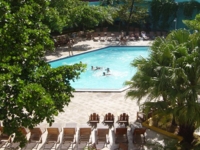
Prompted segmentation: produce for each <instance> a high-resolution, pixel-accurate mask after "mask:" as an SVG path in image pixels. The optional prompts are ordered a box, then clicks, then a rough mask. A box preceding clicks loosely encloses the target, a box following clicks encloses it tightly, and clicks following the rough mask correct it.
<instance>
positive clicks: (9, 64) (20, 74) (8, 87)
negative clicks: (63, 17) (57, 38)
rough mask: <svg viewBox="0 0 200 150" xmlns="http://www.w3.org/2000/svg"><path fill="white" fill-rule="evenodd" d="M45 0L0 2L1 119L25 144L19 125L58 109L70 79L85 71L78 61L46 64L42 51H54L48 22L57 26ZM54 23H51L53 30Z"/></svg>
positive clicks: (66, 100)
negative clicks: (68, 63)
mask: <svg viewBox="0 0 200 150" xmlns="http://www.w3.org/2000/svg"><path fill="white" fill-rule="evenodd" d="M50 2H53V1H48V0H44V1H41V0H32V1H24V0H18V1H13V0H3V1H1V2H0V43H1V47H0V60H1V61H0V112H1V113H0V121H1V123H2V124H3V126H4V132H5V133H7V134H12V133H16V137H15V140H16V141H22V143H21V146H23V145H24V144H25V137H23V136H22V133H21V132H20V131H19V127H22V126H23V127H26V128H33V127H34V126H36V125H38V124H39V123H40V122H42V121H44V120H46V121H47V122H48V123H50V124H51V123H52V122H53V121H54V116H55V115H57V114H58V113H59V112H62V111H63V108H64V106H65V105H68V104H69V102H70V98H71V97H73V94H72V92H73V91H74V89H73V88H72V87H71V85H70V80H74V79H76V78H78V77H79V75H80V73H81V72H83V71H84V69H85V65H84V64H82V63H79V64H74V65H70V66H68V65H65V66H61V67H58V68H51V66H50V65H49V64H48V62H46V61H45V59H44V56H45V52H46V50H53V49H54V43H53V41H52V39H51V36H50V33H51V31H52V28H53V27H52V26H50V25H48V24H47V23H46V19H47V18H48V20H52V22H55V24H57V25H58V26H60V27H62V26H63V24H64V23H66V21H64V23H63V24H60V21H59V19H57V18H59V17H58V16H57V15H58V14H57V13H56V12H57V11H56V9H57V8H53V7H51V3H50ZM58 26H57V27H55V26H54V27H55V28H57V29H58Z"/></svg>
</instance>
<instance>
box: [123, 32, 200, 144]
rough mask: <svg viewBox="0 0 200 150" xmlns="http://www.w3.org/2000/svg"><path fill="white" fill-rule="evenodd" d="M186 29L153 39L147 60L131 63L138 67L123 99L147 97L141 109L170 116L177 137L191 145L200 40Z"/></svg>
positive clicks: (198, 117) (199, 115)
mask: <svg viewBox="0 0 200 150" xmlns="http://www.w3.org/2000/svg"><path fill="white" fill-rule="evenodd" d="M198 34H199V33H193V34H190V32H189V31H187V30H176V31H173V32H171V33H170V34H169V35H168V36H167V38H166V39H163V38H156V40H155V41H154V42H153V44H152V46H151V54H150V56H149V58H147V59H144V58H139V59H137V60H134V61H133V63H132V65H133V66H135V67H137V68H138V71H137V73H136V74H135V75H134V76H133V78H132V79H131V81H127V82H126V83H125V84H127V85H129V86H130V89H129V90H128V91H127V93H126V96H127V97H132V98H137V99H138V102H140V100H141V99H142V98H143V97H145V96H147V99H146V101H145V102H144V104H143V105H144V106H145V108H147V110H149V109H150V108H154V110H155V111H154V113H156V114H162V116H163V117H165V116H167V115H169V114H172V115H173V119H174V122H176V123H177V125H178V126H179V133H178V134H179V135H181V136H183V138H184V140H185V141H186V142H188V143H190V144H191V142H192V141H193V139H194V137H193V133H194V131H195V129H196V128H197V127H199V125H200V105H199V103H198V93H199V87H200V82H199V81H200V78H199V77H200V38H199V35H198Z"/></svg>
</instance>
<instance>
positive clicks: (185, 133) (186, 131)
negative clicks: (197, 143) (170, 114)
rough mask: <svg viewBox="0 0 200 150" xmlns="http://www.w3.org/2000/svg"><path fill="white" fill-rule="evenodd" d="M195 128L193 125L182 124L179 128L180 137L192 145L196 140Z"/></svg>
mask: <svg viewBox="0 0 200 150" xmlns="http://www.w3.org/2000/svg"><path fill="white" fill-rule="evenodd" d="M194 131H195V128H194V126H193V125H187V124H181V125H180V126H179V133H178V134H179V135H180V136H182V137H183V138H184V141H185V142H187V143H189V144H191V143H192V142H193V140H194V136H193V134H194Z"/></svg>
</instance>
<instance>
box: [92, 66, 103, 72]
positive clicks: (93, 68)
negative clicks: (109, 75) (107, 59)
mask: <svg viewBox="0 0 200 150" xmlns="http://www.w3.org/2000/svg"><path fill="white" fill-rule="evenodd" d="M91 69H92V70H94V71H95V70H99V69H103V68H102V67H98V66H96V68H95V67H94V66H91Z"/></svg>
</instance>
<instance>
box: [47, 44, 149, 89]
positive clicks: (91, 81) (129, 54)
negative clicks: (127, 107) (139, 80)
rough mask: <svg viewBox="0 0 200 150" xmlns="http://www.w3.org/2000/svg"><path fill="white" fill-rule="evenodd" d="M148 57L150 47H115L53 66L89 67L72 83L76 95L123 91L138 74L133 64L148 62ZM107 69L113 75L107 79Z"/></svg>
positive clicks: (64, 60)
mask: <svg viewBox="0 0 200 150" xmlns="http://www.w3.org/2000/svg"><path fill="white" fill-rule="evenodd" d="M148 55H149V47H147V46H134V47H133V46H124V47H122V46H120V47H115V46H111V47H106V48H102V49H98V50H94V51H90V52H86V53H82V54H79V55H75V56H72V57H66V58H63V59H59V60H56V61H52V62H49V63H50V65H51V66H52V67H58V66H61V65H72V64H75V63H79V62H80V61H81V62H82V63H84V64H87V69H86V71H85V72H83V73H81V75H80V79H78V80H75V82H73V81H71V85H72V87H73V88H75V89H76V91H121V90H123V89H126V88H127V87H125V86H124V82H125V81H126V80H130V79H131V77H132V76H133V75H134V74H135V73H136V68H134V67H132V66H131V65H130V63H131V62H132V61H133V60H134V59H135V58H138V57H140V56H142V57H144V58H147V57H148ZM91 66H93V67H94V68H96V67H97V66H98V67H100V69H97V70H92V69H91ZM107 68H109V69H110V72H109V73H108V74H109V75H106V76H104V75H103V72H105V73H107V71H106V69H107Z"/></svg>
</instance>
